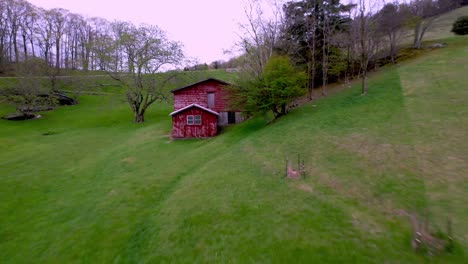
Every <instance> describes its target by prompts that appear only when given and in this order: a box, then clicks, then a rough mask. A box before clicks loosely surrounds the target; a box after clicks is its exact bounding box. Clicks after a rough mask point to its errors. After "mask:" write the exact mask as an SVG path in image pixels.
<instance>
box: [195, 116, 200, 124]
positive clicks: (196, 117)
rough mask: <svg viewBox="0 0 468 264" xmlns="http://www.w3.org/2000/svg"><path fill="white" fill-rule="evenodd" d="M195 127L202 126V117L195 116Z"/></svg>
mask: <svg viewBox="0 0 468 264" xmlns="http://www.w3.org/2000/svg"><path fill="white" fill-rule="evenodd" d="M195 125H201V115H196V116H195Z"/></svg>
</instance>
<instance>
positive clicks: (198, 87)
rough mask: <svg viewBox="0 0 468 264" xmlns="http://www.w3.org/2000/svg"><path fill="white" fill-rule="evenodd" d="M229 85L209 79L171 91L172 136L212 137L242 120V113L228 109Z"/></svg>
mask: <svg viewBox="0 0 468 264" xmlns="http://www.w3.org/2000/svg"><path fill="white" fill-rule="evenodd" d="M228 85H230V84H229V83H227V82H224V81H221V80H217V79H214V78H210V79H206V80H203V81H200V82H197V83H194V84H191V85H188V86H185V87H182V88H178V89H175V90H172V91H171V92H172V93H173V94H174V112H172V113H171V114H170V116H171V117H172V133H171V135H172V137H173V138H204V137H213V136H216V134H217V132H218V126H224V125H228V124H235V123H238V122H240V121H242V119H243V118H242V116H241V112H240V111H235V110H232V109H231V108H230V107H229V91H228V90H227V89H226V86H228Z"/></svg>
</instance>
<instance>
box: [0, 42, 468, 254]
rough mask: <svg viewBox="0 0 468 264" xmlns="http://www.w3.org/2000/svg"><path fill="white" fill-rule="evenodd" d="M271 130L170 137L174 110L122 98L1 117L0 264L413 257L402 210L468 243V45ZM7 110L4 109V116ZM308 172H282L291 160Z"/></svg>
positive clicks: (300, 112) (246, 126) (0, 108)
mask: <svg viewBox="0 0 468 264" xmlns="http://www.w3.org/2000/svg"><path fill="white" fill-rule="evenodd" d="M444 41H446V42H447V43H449V45H448V47H447V48H443V49H439V50H434V51H432V52H431V53H430V54H429V55H427V56H425V57H421V58H419V59H417V60H415V61H411V62H408V63H405V64H404V65H400V66H398V67H394V68H387V69H385V71H384V72H382V73H380V74H376V75H375V76H374V77H373V78H372V79H371V80H370V90H369V94H368V95H367V96H365V97H362V96H360V95H359V87H358V86H353V87H352V88H350V89H348V90H345V91H343V92H340V93H339V94H337V95H335V96H333V97H329V98H323V99H320V100H317V101H314V102H312V103H310V104H308V105H305V106H303V107H300V108H297V109H295V110H294V111H293V112H292V113H291V114H290V115H288V116H286V117H284V118H282V119H280V120H278V121H277V122H275V123H273V124H271V125H268V126H266V125H265V124H264V122H263V120H261V119H252V120H249V121H247V122H245V123H243V124H240V125H237V126H234V127H231V128H229V129H227V130H226V131H225V132H224V133H223V134H222V135H220V136H218V137H216V138H213V139H208V140H182V141H171V140H170V139H169V138H168V134H169V131H170V126H171V124H170V118H169V117H168V113H169V112H170V111H171V106H170V105H158V106H155V107H152V108H151V110H150V111H149V112H148V116H147V123H145V124H143V125H139V124H133V123H131V120H132V116H131V112H130V110H129V109H128V106H127V105H126V104H125V102H123V101H122V99H121V96H120V95H115V96H113V95H107V96H83V97H82V98H81V104H79V105H77V106H72V107H63V108H59V109H57V110H55V111H52V112H45V113H43V118H42V119H38V120H31V121H25V122H8V121H5V120H0V127H1V129H0V195H1V199H0V238H1V239H0V262H1V263H30V262H47V263H69V262H90V263H99V262H100V263H103V262H105V263H107V262H189V263H193V262H221V263H225V262H234V263H248V262H278V263H279V262H306V263H315V262H327V263H330V262H357V263H384V262H391V263H394V262H401V263H414V262H424V261H427V260H428V258H429V257H427V256H424V255H421V254H417V253H415V252H413V251H412V250H411V247H410V239H411V227H410V224H409V221H408V219H407V218H405V217H402V216H400V215H399V214H400V213H401V212H402V211H403V210H404V211H406V212H409V213H414V214H418V215H423V216H426V217H427V219H428V220H429V221H430V223H431V225H432V226H433V227H434V228H436V229H437V228H441V229H444V225H445V221H446V218H447V217H450V218H451V219H452V220H453V230H454V236H455V238H456V241H457V245H456V247H455V250H454V252H453V253H451V254H448V253H447V254H445V255H442V256H438V257H434V258H432V260H434V261H435V262H440V263H449V262H453V263H456V262H458V263H462V262H466V260H467V257H466V253H465V252H466V249H467V246H468V241H467V239H468V222H467V221H466V219H468V206H467V204H468V197H467V196H466V192H467V190H468V181H467V180H466V172H467V171H468V162H467V160H466V159H467V157H468V149H467V148H466V142H467V141H468V136H467V133H466V131H468V120H467V116H468V112H467V110H468V107H467V106H468V90H467V87H466V84H467V83H468V82H467V81H468V80H467V78H466V72H465V65H467V64H468V56H467V53H466V52H467V47H468V45H467V44H468V39H467V38H463V37H458V38H452V39H448V40H444ZM11 110H12V109H11V108H10V107H9V106H6V105H0V115H3V114H5V113H6V112H9V111H11ZM297 153H301V154H302V155H303V156H304V157H305V164H306V169H307V175H308V177H307V178H306V179H301V180H286V179H284V178H282V174H283V170H284V160H285V157H286V156H287V157H289V158H290V159H295V157H296V155H297Z"/></svg>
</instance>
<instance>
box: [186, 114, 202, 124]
mask: <svg viewBox="0 0 468 264" xmlns="http://www.w3.org/2000/svg"><path fill="white" fill-rule="evenodd" d="M187 125H201V115H188V116H187Z"/></svg>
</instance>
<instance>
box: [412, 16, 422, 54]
mask: <svg viewBox="0 0 468 264" xmlns="http://www.w3.org/2000/svg"><path fill="white" fill-rule="evenodd" d="M421 31H422V22H418V23H416V25H415V27H414V42H413V48H415V49H420V48H421V38H422V36H421Z"/></svg>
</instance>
